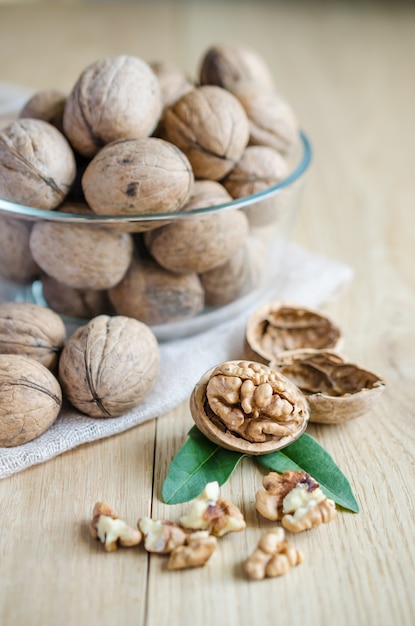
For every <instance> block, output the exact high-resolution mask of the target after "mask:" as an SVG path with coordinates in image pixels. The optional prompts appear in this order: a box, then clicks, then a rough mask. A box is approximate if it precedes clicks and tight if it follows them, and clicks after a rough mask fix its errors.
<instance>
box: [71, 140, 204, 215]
mask: <svg viewBox="0 0 415 626" xmlns="http://www.w3.org/2000/svg"><path fill="white" fill-rule="evenodd" d="M193 180H194V176H193V171H192V168H191V166H190V163H189V161H188V159H187V158H186V157H185V155H184V154H183V153H182V152H181V150H179V149H178V148H177V147H176V146H173V145H172V144H171V143H168V142H167V141H164V140H163V139H159V138H157V137H142V138H140V139H125V140H122V141H118V142H113V143H112V144H111V145H109V146H106V147H105V148H103V149H102V150H101V151H100V152H99V154H97V156H96V157H95V158H94V159H93V160H92V161H91V163H90V164H89V165H88V167H87V168H86V170H85V173H84V175H83V177H82V188H83V190H84V194H85V198H86V200H87V202H88V204H89V206H90V207H91V208H92V210H93V211H94V212H95V213H98V214H102V215H112V214H117V215H132V214H143V215H144V214H146V213H171V212H173V211H179V210H180V209H181V207H182V206H183V205H184V203H185V202H186V201H187V199H188V198H189V196H190V193H191V191H192V187H193ZM156 225H157V224H156Z"/></svg>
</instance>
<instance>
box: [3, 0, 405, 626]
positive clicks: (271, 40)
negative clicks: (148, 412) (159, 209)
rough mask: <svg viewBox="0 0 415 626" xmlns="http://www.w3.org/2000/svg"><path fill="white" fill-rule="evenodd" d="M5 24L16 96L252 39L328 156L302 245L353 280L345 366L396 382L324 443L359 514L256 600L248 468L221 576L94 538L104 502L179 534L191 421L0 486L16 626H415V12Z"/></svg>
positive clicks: (185, 413) (54, 13)
mask: <svg viewBox="0 0 415 626" xmlns="http://www.w3.org/2000/svg"><path fill="white" fill-rule="evenodd" d="M58 4H59V3H56V5H55V4H53V3H50V4H49V5H41V4H32V5H27V6H23V5H21V3H18V4H16V5H13V4H12V5H9V6H6V5H4V6H2V7H0V80H6V81H10V82H16V83H19V84H22V85H27V86H28V87H30V88H39V89H40V88H47V87H52V86H53V87H59V88H64V89H69V88H70V87H71V86H72V84H73V83H74V81H75V80H76V78H77V76H78V74H79V72H80V71H81V70H82V69H84V67H85V66H86V65H87V64H88V63H90V62H92V61H93V60H95V59H96V58H99V57H100V56H104V55H108V54H118V53H131V54H137V55H138V56H141V57H142V58H145V59H148V60H152V59H154V58H171V59H172V60H174V61H175V62H177V63H179V64H181V65H182V66H183V67H184V68H185V69H186V70H188V71H189V72H192V73H193V72H194V71H195V66H196V63H197V59H199V57H200V54H201V53H202V52H203V51H204V50H205V49H206V48H207V46H209V45H210V44H212V43H216V42H221V41H242V42H245V43H247V44H249V45H251V46H253V47H255V48H256V49H257V50H258V51H259V52H260V53H261V54H263V55H264V57H265V58H266V59H267V60H268V62H269V63H270V65H271V67H272V69H273V72H274V75H275V78H276V81H277V84H278V86H279V88H280V91H281V92H282V93H283V94H284V95H285V96H286V97H287V99H289V100H290V102H291V103H292V104H293V106H294V107H295V109H296V110H297V112H298V115H299V117H300V119H301V121H302V125H303V127H304V128H305V129H306V131H307V132H308V134H309V135H310V137H311V138H312V142H313V146H314V151H315V157H314V162H313V166H312V170H311V172H310V176H309V179H308V184H307V189H306V193H305V195H304V203H303V208H302V212H301V215H300V217H299V219H298V223H297V226H296V231H295V239H296V240H297V241H298V242H299V243H301V244H302V245H304V246H306V247H308V248H309V249H311V250H314V251H317V252H319V253H322V254H324V255H327V256H329V257H332V258H336V259H339V260H341V261H344V262H346V263H349V264H350V265H351V266H352V267H353V269H354V272H355V278H354V281H353V283H352V285H351V287H350V288H349V289H348V290H347V292H345V293H343V294H339V297H338V298H337V299H336V301H334V302H331V303H327V305H326V307H325V309H324V310H325V311H326V312H328V313H329V314H330V315H332V317H334V318H335V319H336V320H337V322H338V323H339V325H340V326H341V327H342V328H343V330H344V333H345V352H346V354H347V355H348V356H349V357H350V359H352V360H354V361H357V362H360V363H361V364H363V365H364V366H365V367H367V368H370V369H372V370H374V371H376V372H378V373H380V374H381V375H383V376H384V377H385V379H386V381H387V385H388V387H387V391H386V393H385V395H384V397H383V399H382V402H381V404H380V406H379V407H378V408H377V409H376V411H373V412H372V413H371V414H369V415H367V416H365V417H363V418H361V419H359V420H356V421H355V422H350V423H348V424H345V425H343V426H338V427H319V428H317V427H314V428H312V429H310V432H311V434H314V435H315V436H316V437H317V438H318V440H319V441H320V442H321V443H322V444H323V445H324V446H325V447H326V449H327V450H329V451H330V453H331V454H332V455H333V456H334V458H335V459H336V461H337V463H338V464H339V465H340V467H341V468H342V469H343V471H344V472H345V473H346V474H347V476H348V477H349V478H350V480H351V483H352V485H353V488H354V491H355V493H356V495H357V498H358V500H359V503H360V506H361V513H360V514H359V515H352V514H347V513H340V514H339V515H338V517H337V519H336V520H335V521H334V522H333V523H331V524H329V525H327V526H325V527H320V528H319V529H315V530H313V531H311V532H309V533H303V534H302V535H301V536H298V538H296V544H297V545H298V546H299V547H301V548H302V550H303V552H304V554H305V562H304V563H303V564H302V565H301V566H299V567H297V568H296V569H295V570H293V571H291V572H290V573H289V574H287V575H286V576H285V577H283V578H281V579H275V580H270V581H263V582H259V583H252V582H248V581H247V580H246V578H245V577H244V575H243V572H242V569H241V562H242V560H243V559H244V558H245V557H246V556H247V554H248V552H250V551H251V550H252V548H253V546H254V544H255V543H256V540H257V538H258V536H259V534H260V532H261V530H263V529H264V528H265V527H267V523H265V522H264V521H261V520H260V519H259V518H258V517H257V516H256V514H255V510H254V493H255V490H256V489H257V488H258V487H259V486H260V481H261V473H260V471H259V470H257V469H253V465H252V464H251V463H249V462H248V461H247V462H246V463H245V462H243V464H242V465H241V467H240V468H238V470H237V471H236V473H235V474H234V476H233V477H232V479H231V481H230V482H229V483H228V484H227V485H226V486H225V488H224V489H223V493H224V494H225V495H226V496H228V497H230V498H231V499H232V500H233V501H234V502H235V503H237V504H239V505H240V506H241V507H242V509H243V510H244V512H245V515H246V519H247V523H248V530H247V531H246V532H245V533H239V534H234V535H233V536H227V537H226V538H224V539H223V540H222V541H221V543H220V549H219V550H218V553H217V554H216V555H215V557H214V559H213V560H212V561H211V563H209V565H208V566H207V567H206V568H205V569H203V570H197V571H187V572H181V573H168V572H167V571H166V570H165V561H164V560H163V559H160V558H157V557H152V558H150V559H148V558H147V556H146V554H145V553H144V551H141V550H130V551H128V550H120V551H118V552H117V553H115V554H112V555H108V554H105V553H104V552H103V550H102V549H101V547H100V545H99V544H95V543H93V542H91V540H90V538H89V536H88V532H87V521H88V519H89V517H90V514H91V510H92V506H93V504H94V502H95V501H96V500H98V499H103V500H106V501H107V502H109V503H110V504H112V505H113V506H114V507H115V508H116V509H118V510H119V511H120V513H122V514H123V516H124V517H125V518H127V519H128V520H129V521H130V522H132V523H134V522H135V520H136V519H137V518H138V517H139V516H143V515H149V514H151V515H153V516H154V517H164V516H165V517H169V518H170V519H171V518H175V517H177V516H178V515H179V514H180V511H181V507H180V506H177V507H174V508H171V507H167V506H164V505H163V504H162V503H161V501H160V488H161V484H162V481H163V478H164V476H165V474H166V471H167V468H168V465H169V462H170V460H171V458H172V456H173V455H174V453H175V452H176V451H177V449H178V448H179V446H180V445H181V444H182V442H183V440H184V436H185V433H186V432H187V430H188V428H189V427H190V425H191V418H190V414H189V410H188V407H187V403H185V404H184V405H183V406H181V407H178V408H177V409H176V410H175V411H172V412H171V413H170V414H169V415H166V416H160V418H159V419H158V420H157V421H153V422H151V423H148V424H146V425H143V426H140V427H137V428H135V429H133V430H131V431H129V432H126V433H124V434H122V435H119V436H115V437H113V438H111V439H108V440H104V441H101V442H98V443H95V444H92V445H85V446H82V447H80V448H78V449H76V450H74V451H73V452H70V453H66V454H64V455H62V456H60V457H58V458H56V459H54V460H52V461H50V462H48V463H46V464H44V465H40V466H36V467H33V468H31V469H29V470H27V471H25V472H22V473H21V474H17V475H14V476H12V477H10V478H7V479H4V480H3V481H1V482H0V511H1V523H0V623H1V624H4V625H5V626H6V625H7V626H21V625H22V624H26V625H28V626H35V625H36V626H52V625H55V624H65V625H66V626H72V625H74V626H75V625H77V626H82V625H85V626H86V625H87V624H88V625H94V626H95V625H99V626H107V625H108V626H109V625H110V624H113V623H117V624H123V626H130V625H135V626H139V625H146V626H160V625H165V624H173V625H179V624H180V625H181V624H185V625H186V624H192V625H194V626H198V625H202V624H204V625H207V624H209V625H210V624H211V625H215V626H225V625H227V626H232V625H236V624H238V625H239V626H251V625H252V624H254V623H255V624H257V625H258V626H259V625H261V624H263V625H264V626H271V625H274V624H290V625H291V626H311V625H316V626H317V625H318V626H326V625H327V626H328V625H329V624H330V625H331V624H336V626H346V625H350V624H353V625H355V626H356V625H357V626H412V625H413V624H414V623H415V594H414V586H415V574H414V559H413V545H414V534H415V533H414V496H413V494H414V455H415V445H414V439H415V437H414V428H415V426H414V424H415V409H414V404H415V393H414V388H415V330H414V328H415V270H414V260H415V218H414V215H415V192H414V180H415V175H414V172H415V72H414V69H415V10H414V6H413V4H412V6H411V5H410V4H407V5H406V4H401V3H392V2H391V3H376V2H373V3H366V2H363V3H359V2H349V3H346V2H344V3H342V2H321V3H316V2H292V3H288V2H256V3H240V4H236V3H235V2H226V1H224V2H218V3H214V2H209V3H208V2H205V3H203V2H198V3H192V2H187V3H181V2H170V3H163V2H155V3H142V4H141V3H138V4H134V3H131V4H128V5H120V4H116V5H115V4H101V5H98V4H90V5H85V6H81V5H79V6H78V5H76V6H75V5H73V6H72V5H71V6H69V4H68V5H66V4H65V5H63V4H62V5H59V6H58Z"/></svg>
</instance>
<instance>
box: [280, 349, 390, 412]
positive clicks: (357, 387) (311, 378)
mask: <svg viewBox="0 0 415 626" xmlns="http://www.w3.org/2000/svg"><path fill="white" fill-rule="evenodd" d="M270 367H271V368H272V369H275V370H277V371H278V372H280V373H281V374H283V375H284V376H287V378H289V379H290V380H292V381H293V382H294V383H295V384H296V385H297V387H299V388H300V389H301V391H302V392H303V393H304V395H305V396H306V398H307V402H308V404H309V407H310V422H317V423H320V424H339V423H341V422H345V421H347V420H350V419H354V418H356V417H360V416H362V415H364V414H365V413H367V412H368V411H370V410H371V409H373V407H374V406H375V404H376V403H377V402H378V401H379V399H380V396H381V395H382V393H383V390H384V388H385V383H384V381H383V380H382V379H381V378H380V377H379V376H377V375H376V374H373V373H372V372H369V371H367V370H365V369H363V368H361V367H360V366H359V365H354V364H353V363H349V362H348V361H346V360H345V359H344V358H343V357H342V356H340V355H339V354H336V353H333V352H329V351H325V350H311V349H309V350H291V351H287V352H281V353H280V354H279V355H278V357H277V358H276V359H274V360H273V361H271V363H270Z"/></svg>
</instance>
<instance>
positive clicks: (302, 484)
mask: <svg viewBox="0 0 415 626" xmlns="http://www.w3.org/2000/svg"><path fill="white" fill-rule="evenodd" d="M263 486H264V488H265V491H258V492H257V494H256V508H257V511H258V512H259V513H260V514H261V515H262V516H263V517H265V518H267V519H270V520H272V521H276V520H281V523H282V525H283V526H284V528H286V529H287V530H290V531H291V532H301V531H303V530H309V529H310V528H314V527H315V526H319V525H320V524H323V523H327V522H330V521H331V520H332V519H334V518H335V517H336V505H335V503H334V501H333V500H331V499H329V498H327V497H326V496H325V495H324V493H323V492H322V490H321V488H320V485H319V483H318V482H316V481H315V480H314V479H313V478H311V476H309V475H308V474H307V473H306V472H304V471H295V470H287V471H285V472H283V473H282V474H277V472H270V473H269V474H267V475H266V476H265V477H264V479H263Z"/></svg>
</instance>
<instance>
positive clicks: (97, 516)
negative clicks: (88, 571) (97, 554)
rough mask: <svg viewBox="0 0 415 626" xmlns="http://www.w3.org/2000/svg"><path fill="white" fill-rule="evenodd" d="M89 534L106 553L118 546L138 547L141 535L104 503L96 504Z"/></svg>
mask: <svg viewBox="0 0 415 626" xmlns="http://www.w3.org/2000/svg"><path fill="white" fill-rule="evenodd" d="M89 532H90V535H91V537H92V538H93V539H98V540H99V541H100V542H101V543H102V544H103V545H104V548H105V550H106V551H107V552H114V551H115V550H117V548H118V545H120V546H124V547H131V546H136V545H138V544H139V543H140V542H141V540H142V534H141V532H140V530H138V529H137V528H133V527H132V526H129V525H128V524H127V523H126V522H124V520H122V519H120V518H119V517H118V515H117V513H116V512H115V511H114V510H113V509H112V508H111V507H110V506H108V504H105V502H97V503H96V504H95V506H94V510H93V512H92V520H91V521H90V523H89Z"/></svg>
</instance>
